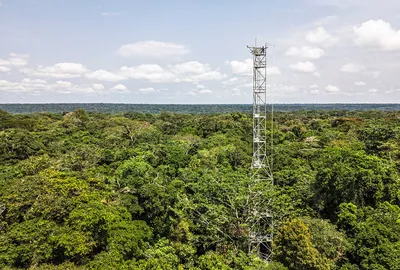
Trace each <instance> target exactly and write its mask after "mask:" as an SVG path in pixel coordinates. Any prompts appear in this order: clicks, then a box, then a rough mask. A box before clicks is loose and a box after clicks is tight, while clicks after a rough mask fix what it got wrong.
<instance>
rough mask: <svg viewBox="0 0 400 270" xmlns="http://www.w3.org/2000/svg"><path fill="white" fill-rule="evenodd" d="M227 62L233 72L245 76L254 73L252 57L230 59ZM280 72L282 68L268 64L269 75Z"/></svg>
mask: <svg viewBox="0 0 400 270" xmlns="http://www.w3.org/2000/svg"><path fill="white" fill-rule="evenodd" d="M227 63H228V64H229V65H230V67H231V69H232V73H233V74H236V75H245V76H252V75H253V60H252V59H251V58H248V59H245V60H244V61H237V60H234V61H228V62H227ZM280 74H281V70H280V69H279V68H278V67H274V66H267V75H268V76H270V75H280Z"/></svg>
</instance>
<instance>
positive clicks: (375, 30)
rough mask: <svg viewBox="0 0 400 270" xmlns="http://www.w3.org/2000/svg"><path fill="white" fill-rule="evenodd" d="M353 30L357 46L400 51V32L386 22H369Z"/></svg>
mask: <svg viewBox="0 0 400 270" xmlns="http://www.w3.org/2000/svg"><path fill="white" fill-rule="evenodd" d="M353 29H354V33H355V35H356V37H355V39H354V42H355V43H356V44H357V45H360V46H361V45H365V46H377V47H379V48H381V49H382V50H387V51H392V50H400V30H396V29H395V28H393V27H392V26H391V24H390V23H388V22H386V21H384V20H369V21H366V22H364V23H362V24H361V25H359V26H355V27H354V28H353Z"/></svg>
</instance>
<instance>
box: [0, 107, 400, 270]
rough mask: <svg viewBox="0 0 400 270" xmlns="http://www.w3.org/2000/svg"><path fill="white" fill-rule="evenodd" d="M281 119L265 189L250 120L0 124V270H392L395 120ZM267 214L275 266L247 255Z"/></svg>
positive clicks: (398, 241)
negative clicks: (255, 176) (255, 174)
mask: <svg viewBox="0 0 400 270" xmlns="http://www.w3.org/2000/svg"><path fill="white" fill-rule="evenodd" d="M161 107H162V106H161ZM275 120H276V122H275V124H274V131H273V132H274V133H273V134H271V133H270V132H268V138H270V137H271V138H273V140H274V149H273V150H274V151H271V149H268V152H269V153H270V154H271V155H273V159H274V183H275V186H274V188H272V186H271V185H270V184H269V182H268V181H259V182H252V181H251V170H250V168H249V167H250V164H251V158H252V156H251V155H252V143H251V142H252V138H251V134H252V119H251V117H250V115H248V114H244V113H227V114H207V115H183V114H175V113H168V112H162V113H160V114H158V115H153V114H143V113H134V112H131V113H125V114H102V113H88V112H86V111H84V110H82V109H77V110H75V111H73V112H70V113H65V114H63V115H61V114H49V113H40V114H31V115H22V114H20V115H12V114H9V113H7V112H4V111H0V268H1V269H21V268H22V269H60V270H61V269H65V270H67V269H71V270H77V269H190V270H199V269H243V270H256V269H257V270H258V269H266V270H268V269H273V270H279V269H282V270H283V269H296V270H298V269H300V270H301V269H341V270H356V269H357V270H366V269H399V265H400V261H399V258H400V178H399V172H400V129H399V126H400V120H399V119H398V117H397V116H396V114H395V113H391V112H387V113H384V112H351V113H350V112H346V111H327V112H306V111H302V112H297V113H277V114H276V117H275ZM270 135H273V136H270ZM266 208H269V209H271V210H272V212H273V214H274V221H275V224H276V227H275V228H274V257H273V262H271V263H270V264H266V263H265V262H263V261H262V260H260V259H259V258H257V256H255V255H254V254H250V253H249V252H248V250H249V242H248V239H249V234H250V232H251V226H252V224H254V222H255V219H254V213H255V212H263V211H265V209H266Z"/></svg>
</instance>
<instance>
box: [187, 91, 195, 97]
mask: <svg viewBox="0 0 400 270" xmlns="http://www.w3.org/2000/svg"><path fill="white" fill-rule="evenodd" d="M186 95H189V96H196V93H195V92H193V91H190V92H188V93H187V94H186Z"/></svg>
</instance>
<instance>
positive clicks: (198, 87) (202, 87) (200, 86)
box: [196, 84, 206, 90]
mask: <svg viewBox="0 0 400 270" xmlns="http://www.w3.org/2000/svg"><path fill="white" fill-rule="evenodd" d="M196 88H197V89H200V90H201V89H206V87H205V86H204V85H202V84H198V85H196Z"/></svg>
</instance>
